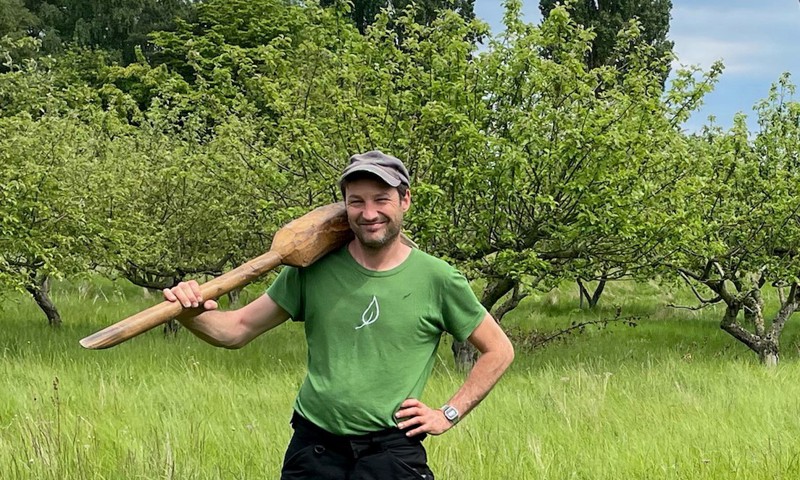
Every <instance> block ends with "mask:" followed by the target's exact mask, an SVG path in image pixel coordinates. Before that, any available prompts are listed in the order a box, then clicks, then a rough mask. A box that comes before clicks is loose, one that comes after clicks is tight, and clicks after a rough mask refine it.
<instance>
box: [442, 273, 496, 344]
mask: <svg viewBox="0 0 800 480" xmlns="http://www.w3.org/2000/svg"><path fill="white" fill-rule="evenodd" d="M484 317H486V309H485V308H483V305H481V303H480V302H479V301H478V297H476V296H475V293H474V292H473V291H472V288H470V286H469V282H467V279H466V278H465V277H464V275H462V274H461V273H460V272H459V271H458V270H456V269H455V268H452V269H451V271H450V272H448V274H447V276H446V278H445V283H444V286H443V288H442V319H443V320H444V329H445V330H446V331H447V332H448V333H449V334H450V335H452V336H453V337H454V338H455V339H456V340H458V341H459V342H463V341H464V340H466V339H467V337H469V336H470V335H472V332H473V331H474V330H475V328H477V326H478V325H479V324H480V323H481V321H483V319H484Z"/></svg>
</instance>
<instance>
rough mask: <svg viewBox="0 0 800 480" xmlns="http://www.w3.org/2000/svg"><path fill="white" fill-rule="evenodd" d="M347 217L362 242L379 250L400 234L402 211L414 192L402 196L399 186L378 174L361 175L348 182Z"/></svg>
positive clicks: (372, 248)
mask: <svg viewBox="0 0 800 480" xmlns="http://www.w3.org/2000/svg"><path fill="white" fill-rule="evenodd" d="M345 204H346V205H347V221H348V222H349V223H350V228H351V229H352V230H353V233H355V235H356V239H358V241H359V243H361V245H362V246H363V247H364V248H366V249H370V250H380V249H381V248H383V247H385V246H386V245H389V244H391V243H392V242H393V241H394V240H395V239H396V238H397V236H398V235H399V234H400V230H401V228H402V226H403V214H404V213H405V212H406V211H407V210H408V207H409V206H411V194H410V193H409V192H408V190H406V192H405V195H403V196H402V197H401V196H400V193H399V192H398V190H397V188H395V187H390V186H389V185H387V184H385V183H383V182H382V181H380V180H378V179H377V178H371V177H367V178H359V179H355V180H352V181H349V182H347V184H346V186H345Z"/></svg>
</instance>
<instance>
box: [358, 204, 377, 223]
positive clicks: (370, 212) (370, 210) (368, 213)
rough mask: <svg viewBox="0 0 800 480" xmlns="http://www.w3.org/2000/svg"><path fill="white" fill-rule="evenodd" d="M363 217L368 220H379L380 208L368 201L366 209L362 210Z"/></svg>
mask: <svg viewBox="0 0 800 480" xmlns="http://www.w3.org/2000/svg"><path fill="white" fill-rule="evenodd" d="M361 218H363V219H364V221H366V222H374V221H376V220H378V210H377V209H376V208H375V205H373V204H372V202H366V204H365V205H364V210H362V211H361Z"/></svg>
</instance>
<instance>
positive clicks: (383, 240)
mask: <svg viewBox="0 0 800 480" xmlns="http://www.w3.org/2000/svg"><path fill="white" fill-rule="evenodd" d="M361 227H362V225H358V224H356V225H352V224H351V225H350V229H351V230H353V233H355V235H356V238H358V241H359V243H361V245H362V246H363V247H364V248H365V249H367V250H373V251H378V250H381V249H383V248H385V247H386V246H387V245H390V244H392V243H393V242H394V241H395V240H396V239H397V237H398V236H399V235H400V230H401V229H402V227H403V220H402V219H399V220H398V219H395V220H390V221H388V222H386V224H385V227H384V228H385V230H384V234H383V235H382V236H380V237H377V238H375V237H367V236H366V235H365V234H364V233H363V232H362V230H361Z"/></svg>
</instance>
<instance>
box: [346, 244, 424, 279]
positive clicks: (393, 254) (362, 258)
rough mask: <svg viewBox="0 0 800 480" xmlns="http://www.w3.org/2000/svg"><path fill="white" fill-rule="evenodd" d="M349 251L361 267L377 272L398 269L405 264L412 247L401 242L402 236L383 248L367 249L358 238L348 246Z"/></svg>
mask: <svg viewBox="0 0 800 480" xmlns="http://www.w3.org/2000/svg"><path fill="white" fill-rule="evenodd" d="M347 249H348V251H349V252H350V255H351V256H352V257H353V259H354V260H355V261H356V262H358V263H359V265H361V266H362V267H364V268H366V269H367V270H373V271H376V272H381V271H385V270H391V269H393V268H395V267H397V266H398V265H400V264H401V263H403V262H404V261H405V259H406V258H408V256H409V254H410V253H411V247H409V246H408V245H405V244H403V242H401V241H400V236H397V237H396V238H395V239H394V240H392V241H391V242H390V243H388V244H386V245H384V246H383V247H381V248H369V247H366V246H364V245H363V244H362V243H361V242H359V241H358V238H356V239H353V241H351V242H350V243H349V244H348V245H347Z"/></svg>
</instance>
